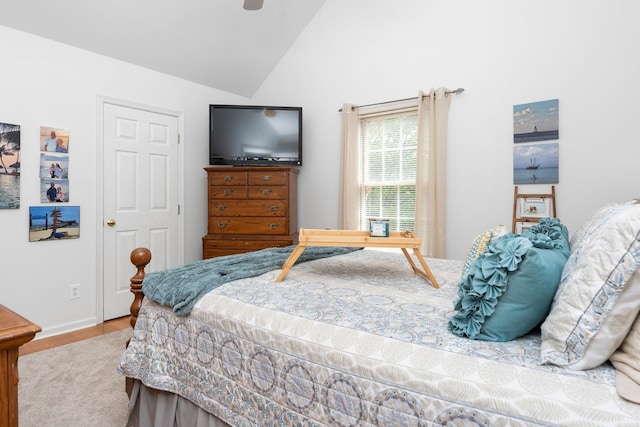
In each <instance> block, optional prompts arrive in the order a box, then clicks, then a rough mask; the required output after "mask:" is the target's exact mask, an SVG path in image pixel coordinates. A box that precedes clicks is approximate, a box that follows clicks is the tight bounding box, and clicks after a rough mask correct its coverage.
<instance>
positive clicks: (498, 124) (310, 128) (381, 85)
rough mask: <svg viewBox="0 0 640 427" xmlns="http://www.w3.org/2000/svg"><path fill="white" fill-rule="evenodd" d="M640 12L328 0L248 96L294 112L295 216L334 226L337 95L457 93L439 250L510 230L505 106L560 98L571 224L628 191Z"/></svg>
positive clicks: (507, 2)
mask: <svg viewBox="0 0 640 427" xmlns="http://www.w3.org/2000/svg"><path fill="white" fill-rule="evenodd" d="M639 14H640V3H638V2H635V1H633V0H613V1H608V2H603V1H599V0H587V1H578V0H573V1H562V2H559V1H556V0H539V1H535V2H530V1H521V0H482V1H477V0H455V1H444V0H427V1H425V0H401V1H395V2H389V1H386V0H350V1H342V0H328V1H327V2H326V3H325V5H324V6H323V7H322V8H321V10H320V12H319V13H318V15H317V16H316V18H315V19H314V20H313V21H312V22H311V23H310V25H309V26H308V27H307V28H306V31H305V32H304V33H303V34H302V35H301V37H300V38H299V39H298V40H297V42H296V44H295V45H294V46H293V48H292V49H290V51H289V52H288V54H287V55H286V56H285V57H284V58H283V60H282V61H281V62H280V63H279V65H278V67H277V68H276V70H275V71H274V72H273V73H272V74H271V76H270V78H269V79H268V80H267V81H266V83H265V84H264V85H263V86H262V87H261V89H260V90H259V92H258V93H257V95H256V96H255V98H258V99H260V98H263V99H266V100H271V99H278V100H279V101H286V102H287V103H288V104H293V105H302V106H303V107H304V114H305V125H304V132H305V135H304V137H305V146H304V149H305V152H304V165H303V167H302V173H301V174H300V188H301V191H300V193H301V194H300V196H299V198H300V218H301V224H300V225H301V226H302V227H307V228H323V227H336V226H337V212H338V205H337V194H338V175H339V153H340V117H339V114H338V111H337V110H338V109H339V108H340V107H341V105H342V103H343V102H350V103H354V104H368V103H375V102H379V101H385V100H393V99H401V98H407V97H412V96H416V95H417V93H418V90H420V89H424V90H428V89H429V88H431V87H440V86H444V87H448V88H450V89H455V88H457V87H463V88H465V92H464V93H463V94H461V95H457V96H455V97H454V98H453V101H452V104H451V109H450V126H449V145H448V147H449V152H448V155H449V158H448V202H447V214H448V226H447V248H448V249H447V256H448V257H450V258H463V257H464V256H465V252H466V250H467V249H468V245H469V243H470V241H471V239H472V238H473V237H474V236H475V235H476V234H478V233H479V232H481V231H483V229H485V228H487V227H491V226H494V225H496V224H505V225H507V227H508V228H509V229H510V228H511V216H512V207H513V172H512V167H513V145H514V144H513V119H512V113H513V106H514V105H518V104H523V103H528V102H532V101H543V100H547V99H555V98H558V99H559V107H560V115H559V118H560V139H559V141H557V142H559V149H560V179H559V180H560V182H559V184H557V185H556V192H557V198H558V203H557V208H558V216H559V217H560V219H561V220H562V222H563V223H565V224H566V225H567V227H568V228H569V231H570V232H572V231H575V229H576V228H577V227H578V225H579V224H580V223H581V221H582V220H583V219H584V218H585V216H586V215H588V214H589V213H590V212H591V211H592V210H593V209H595V208H597V207H598V206H600V205H602V204H604V203H608V202H614V201H625V200H628V199H631V198H633V197H639V196H640V177H639V175H640V173H639V169H638V159H640V144H639V143H638V137H639V134H640V127H639V125H638V123H640V121H638V119H637V116H638V114H639V113H640V109H639V108H638V102H637V100H638V99H639V96H640V79H639V78H638V76H639V75H640V57H639V56H638V55H637V54H636V53H635V51H636V50H637V49H636V48H637V46H638V45H639V43H640V26H638V25H637V23H636V22H635V20H636V18H635V17H637V16H638V15H639ZM320 176H322V177H323V179H318V177H320ZM549 190H550V188H549V186H543V185H536V186H521V192H536V193H538V192H544V193H546V192H549Z"/></svg>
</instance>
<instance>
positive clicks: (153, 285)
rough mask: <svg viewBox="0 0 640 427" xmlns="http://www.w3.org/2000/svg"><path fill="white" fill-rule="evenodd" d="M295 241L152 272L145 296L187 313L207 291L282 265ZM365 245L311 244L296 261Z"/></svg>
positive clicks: (345, 251) (328, 255)
mask: <svg viewBox="0 0 640 427" xmlns="http://www.w3.org/2000/svg"><path fill="white" fill-rule="evenodd" d="M295 247H296V246H295V245H293V246H287V247H284V248H269V249H262V250H260V251H255V252H246V253H243V254H237V255H228V256H223V257H217V258H210V259H205V260H202V261H197V262H194V263H191V264H186V265H182V266H180V267H175V268H171V269H168V270H163V271H157V272H153V273H148V274H147V275H145V277H144V281H143V282H142V291H143V292H144V295H145V297H147V298H149V299H150V300H151V301H154V302H157V303H158V304H162V305H165V306H168V307H172V308H173V311H174V313H175V314H176V315H178V316H186V315H188V314H189V313H190V312H191V309H192V308H193V306H194V305H195V304H196V302H198V300H199V299H200V298H202V297H203V296H204V295H205V294H206V293H207V292H209V291H211V290H212V289H215V288H217V287H219V286H220V285H223V284H225V283H227V282H231V281H233V280H238V279H245V278H247V277H254V276H259V275H261V274H264V273H267V272H269V271H273V270H277V269H279V268H282V264H284V262H285V261H286V260H287V258H289V255H291V252H292V251H293V250H294V249H295ZM358 249H362V248H342V247H321V246H310V247H307V248H306V249H305V250H304V252H302V254H301V255H300V257H299V258H298V259H297V261H296V264H299V263H301V262H305V261H312V260H314V259H320V258H327V257H331V256H335V255H342V254H346V253H349V252H353V251H356V250H358Z"/></svg>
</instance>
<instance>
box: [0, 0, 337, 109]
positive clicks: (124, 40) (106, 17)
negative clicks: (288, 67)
mask: <svg viewBox="0 0 640 427" xmlns="http://www.w3.org/2000/svg"><path fill="white" fill-rule="evenodd" d="M324 2H325V0H264V5H263V7H262V8H261V9H260V10H254V11H249V10H245V9H244V8H243V0H181V1H179V0H107V1H88V0H56V1H51V0H2V1H1V5H2V7H1V8H0V25H4V26H6V27H10V28H14V29H16V30H20V31H24V32H26V33H31V34H34V35H37V36H41V37H45V38H48V39H51V40H55V41H58V42H61V43H65V44H68V45H71V46H75V47H78V48H81V49H84V50H87V51H91V52H95V53H98V54H101V55H105V56H108V57H111V58H115V59H118V60H121V61H125V62H129V63H132V64H136V65H139V66H142V67H145V68H149V69H152V70H156V71H159V72H162V73H165V74H169V75H172V76H175V77H179V78H182V79H185V80H189V81H192V82H196V83H199V84H202V85H205V86H209V87H213V88H216V89H220V90H224V91H227V92H231V93H235V94H238V95H242V96H246V97H251V96H252V95H253V94H254V93H255V91H256V90H257V89H258V88H259V87H260V85H261V84H262V82H263V81H264V80H265V79H266V78H267V77H268V75H269V73H271V71H272V70H273V68H274V67H275V66H276V64H277V63H278V62H279V61H280V59H281V58H282V57H283V55H284V54H285V53H286V52H287V50H288V49H289V48H290V47H291V45H292V44H293V43H294V42H295V40H296V39H297V37H298V36H299V35H300V33H301V32H302V30H303V29H304V28H305V27H306V26H307V24H308V23H309V21H311V19H312V18H313V16H314V15H315V14H316V12H317V11H318V10H319V9H320V7H321V6H322V4H323V3H324ZM5 42H6V41H5Z"/></svg>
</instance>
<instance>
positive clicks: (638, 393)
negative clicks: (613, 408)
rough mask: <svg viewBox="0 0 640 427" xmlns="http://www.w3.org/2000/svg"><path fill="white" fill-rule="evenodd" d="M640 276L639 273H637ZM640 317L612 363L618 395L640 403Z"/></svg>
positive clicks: (612, 356) (613, 357)
mask: <svg viewBox="0 0 640 427" xmlns="http://www.w3.org/2000/svg"><path fill="white" fill-rule="evenodd" d="M636 274H638V273H636ZM638 354H640V316H639V317H638V318H637V319H636V321H635V322H634V323H633V326H632V327H631V331H629V335H627V337H626V338H625V339H624V342H623V343H622V345H621V346H620V348H618V349H617V350H616V351H615V353H613V355H611V363H612V364H613V367H614V368H616V388H617V390H618V394H619V395H620V396H622V397H624V398H625V399H627V400H630V401H632V402H635V403H640V358H639V357H638Z"/></svg>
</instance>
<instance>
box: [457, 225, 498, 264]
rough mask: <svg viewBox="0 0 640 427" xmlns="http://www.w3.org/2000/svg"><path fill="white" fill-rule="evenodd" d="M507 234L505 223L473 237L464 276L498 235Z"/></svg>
mask: <svg viewBox="0 0 640 427" xmlns="http://www.w3.org/2000/svg"><path fill="white" fill-rule="evenodd" d="M505 234H506V231H505V228H504V225H498V226H497V227H494V228H490V229H489V230H487V231H485V232H484V233H481V234H479V235H477V236H476V237H475V239H473V242H472V243H471V247H470V248H469V251H468V252H467V257H466V259H465V262H464V265H463V266H462V277H464V276H466V275H467V274H469V271H470V270H471V266H472V265H473V263H474V262H476V259H478V257H479V256H480V255H482V254H483V253H484V252H485V251H486V250H487V246H489V244H490V243H491V242H493V241H494V240H496V239H497V238H498V237H501V236H504V235H505Z"/></svg>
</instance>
